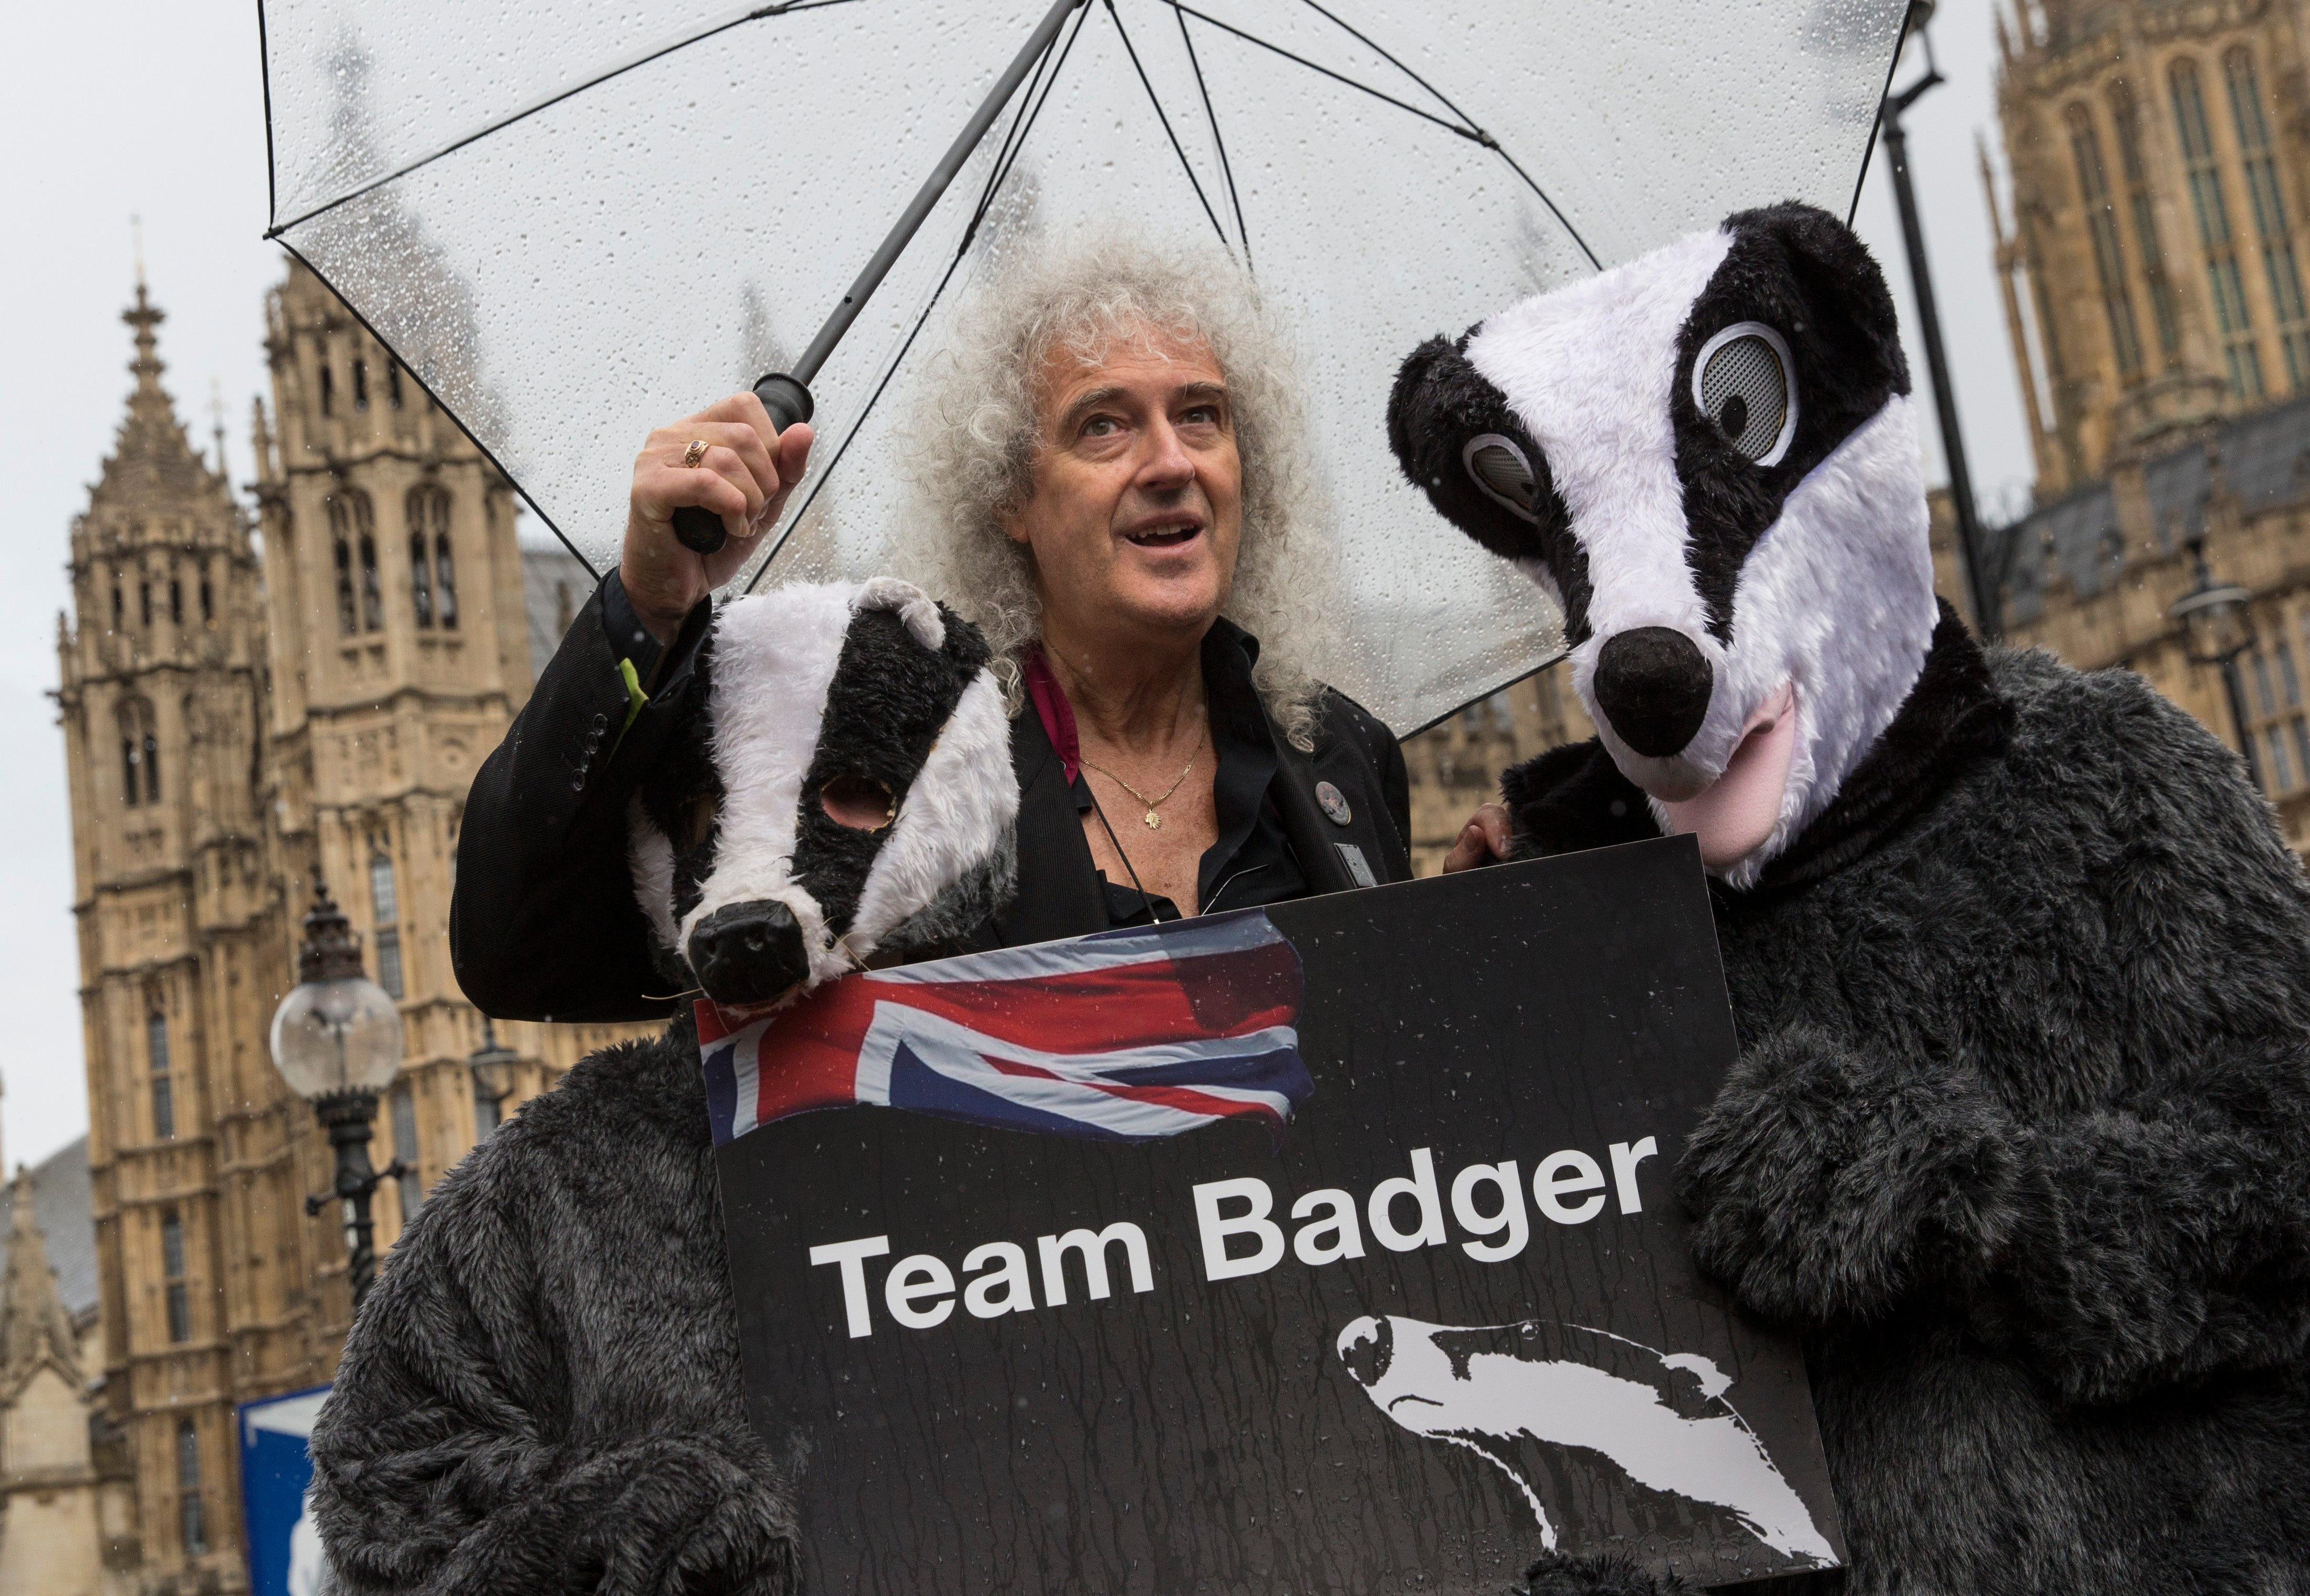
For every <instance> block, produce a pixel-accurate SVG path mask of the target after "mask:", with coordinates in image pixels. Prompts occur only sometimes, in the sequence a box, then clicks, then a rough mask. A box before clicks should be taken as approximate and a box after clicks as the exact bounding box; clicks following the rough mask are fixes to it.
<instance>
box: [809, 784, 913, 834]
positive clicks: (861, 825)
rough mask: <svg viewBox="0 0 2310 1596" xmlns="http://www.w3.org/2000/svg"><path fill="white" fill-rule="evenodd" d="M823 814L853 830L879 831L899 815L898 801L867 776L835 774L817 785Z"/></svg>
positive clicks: (884, 787) (887, 789)
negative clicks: (830, 779) (829, 779)
mask: <svg viewBox="0 0 2310 1596" xmlns="http://www.w3.org/2000/svg"><path fill="white" fill-rule="evenodd" d="M818 806H819V808H821V809H822V810H824V811H826V818H827V819H828V820H832V821H833V822H834V823H835V824H836V825H838V826H847V827H848V828H850V829H851V830H853V831H880V830H881V829H882V828H883V827H885V826H887V825H889V824H890V822H891V821H893V820H897V819H898V818H899V801H898V799H896V798H895V797H893V796H891V794H890V788H889V787H887V786H885V785H882V783H881V782H879V781H877V780H875V779H874V778H873V776H836V777H835V778H834V779H833V780H832V781H830V782H828V783H827V784H826V785H824V786H823V787H821V788H820V789H819V793H818Z"/></svg>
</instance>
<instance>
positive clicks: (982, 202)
mask: <svg viewBox="0 0 2310 1596" xmlns="http://www.w3.org/2000/svg"><path fill="white" fill-rule="evenodd" d="M1089 20H1090V7H1089V6H1085V7H1083V9H1082V10H1081V12H1079V13H1076V15H1075V27H1074V32H1073V33H1070V34H1068V35H1067V38H1066V42H1065V43H1064V44H1061V43H1060V42H1059V40H1058V39H1056V38H1054V39H1052V40H1051V43H1050V46H1049V47H1048V48H1046V49H1045V50H1044V51H1043V58H1042V59H1041V60H1040V61H1038V62H1037V63H1036V64H1035V75H1034V77H1033V78H1032V79H1030V80H1029V82H1028V84H1027V92H1026V93H1024V94H1022V95H1020V97H1019V108H1018V110H1017V111H1016V112H1014V113H1012V117H1011V130H1010V132H1008V133H1006V134H1003V147H1002V148H1001V149H999V150H997V151H996V152H994V169H993V170H991V171H989V172H988V173H987V175H986V191H985V192H984V193H982V194H981V195H979V196H978V206H977V209H976V210H974V211H973V212H971V213H970V225H969V226H968V227H967V228H965V229H963V230H962V242H961V243H960V244H958V245H956V246H955V253H956V254H957V255H958V256H960V255H961V254H962V253H964V252H965V251H966V250H968V248H969V247H970V246H971V241H972V240H973V239H977V237H978V230H979V228H980V227H981V226H982V225H983V224H984V223H985V222H986V213H987V212H988V211H990V210H992V209H993V208H994V195H995V192H996V191H997V190H998V189H1000V188H1001V187H1002V186H1003V179H1004V178H1007V177H1009V176H1010V175H1011V168H1012V164H1013V163H1015V162H1016V161H1017V160H1018V159H1019V152H1020V150H1021V149H1022V148H1024V147H1025V145H1026V142H1027V130H1028V129H1029V128H1030V127H1032V126H1034V125H1035V118H1036V117H1038V116H1040V115H1041V114H1042V109H1043V101H1044V100H1048V99H1049V98H1050V97H1051V91H1052V89H1053V88H1055V86H1057V83H1058V81H1059V68H1060V67H1063V66H1064V65H1066V64H1067V55H1068V52H1070V51H1071V50H1073V48H1075V39H1076V38H1077V37H1078V36H1079V35H1081V32H1082V30H1083V23H1084V22H1088V21H1089ZM1053 50H1056V51H1057V52H1058V59H1057V61H1056V62H1055V63H1054V61H1053V60H1052V57H1051V52H1052V51H1053ZM1045 67H1049V68H1050V73H1051V75H1050V76H1049V77H1048V78H1047V79H1046V78H1045V77H1044V76H1043V69H1044V68H1045ZM1038 92H1039V95H1040V98H1039V99H1038Z"/></svg>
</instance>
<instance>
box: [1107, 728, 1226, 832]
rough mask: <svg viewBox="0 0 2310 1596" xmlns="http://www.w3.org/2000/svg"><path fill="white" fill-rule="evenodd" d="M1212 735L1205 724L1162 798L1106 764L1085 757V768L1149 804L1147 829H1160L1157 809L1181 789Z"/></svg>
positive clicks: (1164, 790) (1146, 818) (1144, 817)
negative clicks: (1176, 776)
mask: <svg viewBox="0 0 2310 1596" xmlns="http://www.w3.org/2000/svg"><path fill="white" fill-rule="evenodd" d="M1210 735H1211V728H1210V727H1209V726H1205V727H1204V728H1203V732H1202V733H1201V734H1200V735H1198V736H1197V737H1196V739H1195V751H1194V752H1193V753H1191V754H1189V755H1188V756H1187V762H1186V764H1185V766H1183V767H1182V768H1180V771H1179V780H1178V781H1175V782H1173V783H1172V784H1171V785H1169V786H1168V787H1166V788H1164V789H1163V796H1162V797H1160V798H1150V797H1149V796H1148V795H1147V794H1144V793H1142V792H1141V791H1140V790H1139V789H1138V788H1137V787H1134V786H1133V785H1131V784H1130V783H1129V782H1127V781H1125V780H1124V779H1123V778H1122V777H1121V776H1117V775H1116V773H1115V772H1114V771H1112V770H1109V769H1108V768H1107V767H1106V766H1104V765H1094V764H1092V763H1091V762H1090V760H1089V759H1084V760H1083V761H1082V764H1083V768H1084V769H1086V770H1096V771H1098V772H1099V774H1100V775H1101V776H1105V777H1107V780H1109V781H1111V782H1113V783H1114V784H1115V785H1116V786H1118V787H1121V788H1122V789H1123V790H1124V791H1125V792H1126V793H1128V794H1131V795H1132V796H1133V798H1136V799H1137V800H1139V802H1142V803H1143V804H1145V805H1146V806H1147V813H1146V814H1145V815H1144V816H1142V819H1144V820H1146V822H1147V829H1148V830H1150V831H1160V830H1161V829H1162V828H1163V817H1162V816H1161V815H1159V814H1157V813H1156V812H1155V811H1157V810H1159V809H1160V808H1162V807H1163V805H1164V803H1165V802H1166V801H1167V800H1168V799H1169V798H1170V796H1171V794H1174V793H1176V792H1177V791H1178V790H1179V782H1183V781H1185V780H1186V779H1187V772H1188V771H1190V770H1193V769H1194V768H1195V761H1196V760H1197V759H1202V758H1203V739H1204V738H1205V737H1208V736H1210ZM1077 757H1078V758H1080V757H1081V756H1080V755H1078V756H1077Z"/></svg>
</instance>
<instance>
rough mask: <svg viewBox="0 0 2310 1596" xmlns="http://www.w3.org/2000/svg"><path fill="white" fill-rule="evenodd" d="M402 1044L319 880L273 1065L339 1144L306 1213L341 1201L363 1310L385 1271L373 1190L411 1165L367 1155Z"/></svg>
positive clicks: (379, 990)
mask: <svg viewBox="0 0 2310 1596" xmlns="http://www.w3.org/2000/svg"><path fill="white" fill-rule="evenodd" d="M401 1051H402V1037H401V1011H400V1009H399V1008H398V1007H396V1006H395V1003H394V1001H393V999H392V998H391V997H389V996H387V995H386V990H385V988H383V987H382V986H379V985H378V984H377V983H376V982H374V981H371V980H369V978H368V977H367V976H363V975H362V974H361V956H360V939H358V938H357V937H355V936H354V934H353V932H352V924H351V923H350V922H348V921H347V920H346V919H345V916H344V913H343V911H342V910H341V909H339V908H338V907H337V906H336V905H335V904H334V902H332V901H331V900H330V898H329V889H328V888H327V887H326V886H324V885H322V884H321V883H320V882H319V881H317V880H316V881H315V882H314V884H313V909H312V912H311V913H310V914H308V915H306V916H305V941H304V945H303V946H302V947H301V948H300V949H299V950H298V952H297V984H296V985H295V986H294V987H293V988H291V991H290V993H289V995H288V996H287V997H286V998H283V999H282V1002H281V1007H280V1008H278V1009H276V1010H274V1014H273V1065H274V1068H275V1069H277V1070H279V1071H281V1078H282V1080H286V1081H287V1082H288V1083H289V1089H290V1090H291V1091H293V1092H295V1093H296V1094H297V1095H298V1096H299V1097H302V1098H304V1099H305V1101H307V1102H308V1103H310V1104H311V1105H312V1106H313V1115H314V1117H315V1118H317V1119H318V1120H319V1121H320V1122H321V1123H322V1124H323V1125H324V1126H326V1127H327V1129H328V1132H329V1141H330V1142H331V1144H332V1145H333V1146H334V1148H335V1149H336V1155H337V1178H336V1184H335V1186H334V1189H332V1190H331V1191H329V1192H326V1193H322V1194H321V1195H319V1196H317V1197H308V1198H307V1199H305V1211H306V1213H308V1215H309V1214H317V1213H319V1212H320V1211H321V1210H323V1209H325V1208H326V1207H327V1206H328V1205H329V1204H330V1203H331V1202H332V1201H334V1202H336V1203H338V1204H340V1205H341V1208H342V1213H343V1224H344V1227H345V1279H346V1280H347V1282H348V1283H349V1284H350V1285H351V1286H352V1298H353V1307H354V1308H355V1310H356V1311H358V1310H359V1309H360V1304H361V1298H362V1297H366V1296H368V1295H369V1282H370V1280H371V1279H374V1278H375V1277H376V1274H377V1253H376V1249H375V1247H374V1245H372V1244H373V1240H374V1235H373V1230H372V1227H371V1225H370V1222H369V1194H370V1193H373V1192H375V1191H376V1190H377V1188H378V1184H379V1183H381V1182H384V1181H387V1180H391V1179H393V1178H395V1176H397V1175H401V1174H403V1173H404V1170H403V1168H402V1166H401V1164H400V1163H399V1161H398V1160H396V1161H395V1163H393V1164H391V1165H389V1166H388V1167H386V1169H385V1170H384V1171H383V1172H382V1173H379V1172H378V1171H377V1170H374V1169H371V1168H370V1167H369V1126H370V1125H371V1124H372V1123H374V1122H375V1121H376V1119H377V1099H378V1094H379V1093H380V1092H382V1091H384V1090H385V1089H386V1087H388V1086H391V1085H392V1084H393V1077H394V1074H395V1071H398V1070H399V1069H400V1068H401Z"/></svg>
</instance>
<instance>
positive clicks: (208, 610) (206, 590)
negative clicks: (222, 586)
mask: <svg viewBox="0 0 2310 1596" xmlns="http://www.w3.org/2000/svg"><path fill="white" fill-rule="evenodd" d="M201 624H202V625H203V626H214V625H215V624H216V589H215V588H214V587H213V586H212V585H210V582H209V562H208V561H207V560H205V559H204V560H203V561H201Z"/></svg>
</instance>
